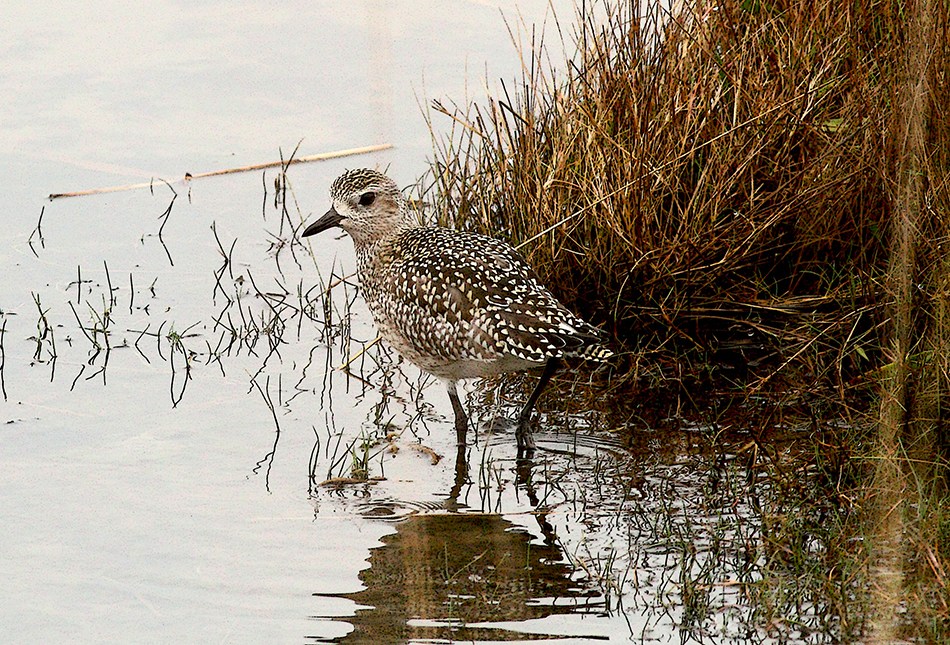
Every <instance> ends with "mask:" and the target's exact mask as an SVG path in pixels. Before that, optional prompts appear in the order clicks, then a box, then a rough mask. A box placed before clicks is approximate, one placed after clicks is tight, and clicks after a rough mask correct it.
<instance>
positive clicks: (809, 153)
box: [429, 0, 902, 388]
mask: <svg viewBox="0 0 950 645" xmlns="http://www.w3.org/2000/svg"><path fill="white" fill-rule="evenodd" d="M638 4H639V3H630V4H627V5H626V6H625V7H623V8H613V9H604V8H603V7H600V6H596V7H586V10H585V11H584V13H583V14H582V15H580V16H579V24H578V26H577V28H576V32H575V34H574V37H573V41H574V42H575V43H576V46H577V53H576V54H575V55H574V56H573V57H572V58H571V60H570V63H569V65H568V66H567V69H566V70H565V71H560V72H559V71H552V68H551V67H550V66H546V65H545V64H544V63H543V61H544V59H545V56H546V53H545V49H544V47H542V46H540V45H539V44H536V46H535V47H534V49H533V51H532V52H530V53H525V54H523V56H524V58H525V60H526V67H525V76H524V78H523V82H522V83H521V85H520V86H519V87H518V88H517V89H516V90H515V91H513V92H511V91H508V90H507V88H506V89H505V90H504V92H503V96H498V97H494V98H492V99H491V100H490V101H489V102H488V104H487V105H485V106H478V105H473V106H470V107H468V108H466V109H465V110H462V109H454V110H449V109H447V108H445V107H444V106H442V105H440V104H436V105H435V109H436V111H441V112H444V113H446V114H449V115H450V116H451V117H452V118H453V119H454V124H455V128H454V130H453V133H452V134H451V135H450V136H449V137H448V139H445V140H442V141H440V142H438V143H437V146H436V159H435V161H434V163H433V166H432V170H431V178H430V179H431V181H430V182H429V183H430V184H431V188H432V189H433V190H431V191H430V192H431V196H430V199H432V198H434V199H435V200H436V201H437V202H438V203H437V206H438V212H440V213H446V214H448V217H449V218H451V220H452V221H451V222H450V223H451V224H452V225H455V226H458V227H462V228H469V229H475V230H479V231H482V232H487V233H490V234H494V235H502V236H506V235H507V236H508V237H509V238H510V239H511V240H512V241H513V242H515V243H516V244H517V243H522V244H524V246H523V247H522V250H523V252H524V253H525V255H526V256H528V259H529V261H530V262H531V263H532V264H533V265H534V266H536V267H539V269H540V272H541V273H542V277H543V279H544V280H545V281H546V282H547V283H548V284H550V285H552V287H553V288H554V289H555V290H556V291H557V293H558V295H559V296H560V297H561V298H562V299H563V300H564V301H565V302H566V303H567V304H569V305H570V306H572V307H574V308H575V309H576V310H578V311H579V312H580V313H582V314H583V315H585V316H587V317H589V318H590V319H591V320H593V321H594V322H596V323H598V324H601V325H605V326H606V327H607V328H609V329H610V330H611V331H613V332H614V333H615V334H616V336H617V338H618V339H619V340H620V341H621V342H623V343H625V344H626V345H627V347H628V348H630V349H636V350H640V351H641V352H642V351H649V352H656V351H657V350H661V351H660V352H659V354H656V353H654V354H653V356H661V355H664V352H663V351H662V350H666V349H669V350H673V349H675V350H676V351H675V355H676V356H680V357H681V356H682V353H681V350H683V349H700V350H706V351H704V352H701V353H702V355H703V356H705V357H706V358H707V359H708V358H709V357H711V356H714V355H721V353H722V352H721V350H722V349H723V348H731V349H739V350H742V351H743V352H745V353H746V358H749V357H750V356H751V354H748V352H749V351H750V350H751V351H752V352H753V354H756V356H755V358H754V360H752V361H751V362H752V363H753V365H755V364H757V362H758V360H759V359H761V358H762V355H763V354H768V353H770V352H775V351H778V354H775V353H773V354H772V357H773V360H772V361H769V364H770V365H771V367H772V370H771V371H768V373H773V372H774V370H775V368H776V367H780V366H782V365H786V364H789V363H792V362H794V363H795V364H799V365H801V364H805V365H806V366H807V368H808V370H809V371H811V372H812V373H814V372H815V370H819V371H820V372H821V373H824V374H827V375H830V376H834V377H835V382H836V383H837V384H838V385H839V387H842V388H843V387H844V386H845V384H846V383H847V381H848V378H849V377H850V376H853V375H854V374H856V373H860V371H862V370H863V369H865V368H866V367H867V363H866V360H865V359H866V358H867V356H866V354H867V352H868V351H870V347H872V346H876V345H877V344H878V342H879V337H878V335H877V334H876V333H875V324H876V323H877V322H878V320H877V318H875V316H874V315H872V314H873V304H874V302H875V300H874V298H875V296H876V295H877V294H878V292H879V291H880V289H881V284H882V282H881V276H882V275H883V273H884V268H883V267H884V266H885V265H886V257H887V256H886V252H887V237H886V233H887V231H888V226H889V218H890V212H891V201H890V199H889V196H888V186H887V167H886V164H887V159H888V157H889V155H888V141H889V136H888V129H889V120H888V119H889V112H888V110H889V108H890V105H891V104H892V103H893V101H894V94H893V88H892V83H890V81H889V80H888V79H889V75H890V74H892V73H893V67H892V64H893V60H892V58H893V57H894V56H895V54H894V53H892V52H893V50H894V46H895V45H896V44H899V41H900V39H901V38H902V35H901V33H900V32H899V30H897V29H894V28H892V27H891V26H890V23H889V18H888V11H895V10H896V7H897V5H896V4H895V3H890V4H887V3H881V4H877V5H874V6H866V3H858V2H853V3H844V4H842V3H837V2H829V1H827V0H816V1H813V2H786V3H783V2H779V3H771V4H769V5H766V4H765V3H738V2H704V1H702V0H701V1H699V2H697V3H695V4H692V3H691V4H679V5H677V7H676V8H675V9H674V10H673V12H672V13H665V12H664V11H662V10H661V9H660V8H659V6H658V4H657V3H651V4H650V7H649V8H648V9H647V10H646V11H645V12H644V13H642V14H637V13H635V11H636V9H635V8H633V9H632V8H631V5H633V6H634V7H636V6H637V5H638ZM869 341H873V343H870V344H869ZM829 358H830V359H831V360H827V359H829ZM775 359H777V360H775ZM764 373H765V372H761V371H760V372H759V374H760V375H762V374H764Z"/></svg>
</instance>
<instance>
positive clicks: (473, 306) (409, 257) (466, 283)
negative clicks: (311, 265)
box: [303, 169, 612, 445]
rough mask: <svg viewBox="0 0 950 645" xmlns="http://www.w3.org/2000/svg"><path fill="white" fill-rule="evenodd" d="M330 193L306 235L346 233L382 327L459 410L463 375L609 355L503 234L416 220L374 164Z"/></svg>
mask: <svg viewBox="0 0 950 645" xmlns="http://www.w3.org/2000/svg"><path fill="white" fill-rule="evenodd" d="M330 198H331V200H332V203H333V208H331V209H330V211H329V212H328V213H327V214H326V215H325V216H324V217H323V218H321V219H320V220H318V221H317V222H315V223H314V224H311V225H310V226H309V227H308V228H307V229H306V230H305V231H304V233H303V235H304V236H307V235H312V234H314V233H318V232H320V231H322V230H325V229H326V228H330V227H332V226H339V227H341V228H343V229H344V230H345V231H346V232H347V233H349V234H350V236H351V237H352V239H353V244H354V247H355V249H356V259H357V275H358V277H359V281H360V285H361V290H362V295H363V297H364V298H365V300H366V303H367V305H368V307H369V310H370V312H371V313H372V315H373V318H374V319H375V321H376V324H377V326H378V327H379V331H380V334H381V335H382V337H383V338H385V339H386V340H387V341H388V342H389V343H390V344H391V345H392V346H393V347H394V348H395V349H396V350H397V351H398V352H399V353H400V354H402V355H403V356H404V357H405V358H406V359H407V360H409V361H410V362H412V363H414V364H416V365H417V366H419V367H420V368H421V369H423V370H425V371H426V372H429V373H430V374H433V375H435V376H437V377H440V378H441V379H443V380H444V381H445V382H446V385H447V386H448V388H449V394H450V396H452V397H454V398H453V407H455V409H456V414H457V415H458V414H459V413H460V409H459V407H460V406H459V405H456V404H457V394H456V393H455V382H456V381H457V380H459V379H465V378H474V377H479V376H488V375H493V374H500V373H504V372H509V371H514V370H520V369H526V368H529V367H532V366H535V365H541V364H544V363H546V362H548V361H550V360H551V359H559V358H563V357H571V356H577V357H582V358H591V359H594V360H604V359H606V358H608V357H609V356H611V355H612V352H611V351H610V350H609V349H608V348H607V347H606V346H605V345H604V341H605V334H604V333H603V332H602V331H601V330H600V329H598V328H596V327H594V326H593V325H590V324H588V323H587V322H585V321H583V320H582V319H580V318H579V317H577V316H576V315H574V314H573V313H571V312H570V311H569V310H568V309H567V308H565V307H564V306H563V305H562V304H561V303H559V302H558V301H557V299H556V298H555V297H554V296H553V295H552V294H551V292H550V291H548V290H547V289H546V288H545V287H544V285H542V284H541V282H540V280H539V279H538V277H537V275H536V274H535V272H534V271H533V270H532V269H531V267H530V266H528V264H527V262H525V260H524V258H522V257H521V254H519V253H518V251H516V250H515V249H514V248H512V247H511V246H510V245H509V244H507V243H506V242H503V241H501V240H497V239H495V238H491V237H487V236H484V235H477V234H474V233H467V232H463V231H456V230H453V229H448V228H441V227H432V226H422V225H420V224H419V223H418V222H417V219H416V216H415V214H414V213H413V211H412V210H411V209H410V207H409V205H408V203H407V201H406V199H405V197H404V196H403V194H402V192H400V190H399V188H398V187H397V186H396V184H395V183H394V182H393V181H392V180H391V179H389V178H388V177H386V176H385V175H383V174H381V173H379V172H376V171H374V170H367V169H361V170H351V171H349V172H346V173H345V174H343V175H342V176H340V177H339V178H338V179H337V180H336V181H334V182H333V185H332V187H331V188H330ZM554 365H556V361H554V362H552V368H551V370H550V371H551V372H553V366H554ZM548 376H549V375H548ZM544 380H545V381H546V380H547V379H546V378H545V379H544ZM541 385H542V386H543V383H542V384H541ZM532 398H536V397H534V396H533V397H532ZM532 403H533V401H532ZM527 412H529V410H526V411H525V413H526V414H527ZM526 414H525V416H526ZM457 427H459V429H460V433H461V428H460V426H459V420H458V419H457ZM519 445H520V435H519Z"/></svg>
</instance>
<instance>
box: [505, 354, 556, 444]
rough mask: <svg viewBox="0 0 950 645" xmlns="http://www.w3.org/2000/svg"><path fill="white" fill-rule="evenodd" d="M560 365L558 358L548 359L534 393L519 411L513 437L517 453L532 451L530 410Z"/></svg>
mask: <svg viewBox="0 0 950 645" xmlns="http://www.w3.org/2000/svg"><path fill="white" fill-rule="evenodd" d="M560 364H561V359H560V358H557V357H553V358H549V359H548V362H547V364H546V365H545V366H544V371H543V372H541V379H540V380H539V381H538V384H537V385H536V386H535V388H534V392H532V393H531V396H529V397H528V401H527V402H526V403H525V404H524V407H523V408H522V409H521V414H519V415H518V430H517V431H516V433H515V436H516V437H517V439H518V452H519V453H520V452H522V451H524V450H529V451H530V450H534V438H533V437H532V436H531V431H530V430H529V429H528V422H529V421H530V419H531V410H533V409H534V404H535V403H537V402H538V399H539V398H540V397H541V392H542V391H543V390H544V386H546V385H547V384H548V381H550V380H551V377H552V376H554V372H555V371H557V368H558V365H560Z"/></svg>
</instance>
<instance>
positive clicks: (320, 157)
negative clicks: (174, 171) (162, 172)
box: [49, 143, 393, 201]
mask: <svg viewBox="0 0 950 645" xmlns="http://www.w3.org/2000/svg"><path fill="white" fill-rule="evenodd" d="M392 147H393V145H392V144H391V143H383V144H379V145H375V146H365V147H363V148H350V149H348V150H337V151H335V152H323V153H320V154H316V155H310V156H309V157H301V158H300V159H291V160H289V161H269V162H267V163H260V164H254V165H252V166H242V167H240V168H228V169H227V170H215V171H213V172H203V173H199V174H197V175H192V174H191V173H190V172H186V173H185V176H184V177H182V178H181V179H179V180H178V182H175V183H187V182H190V181H192V180H194V179H204V178H205V177H217V176H218V175H229V174H232V173H236V172H250V171H252V170H261V169H263V168H275V167H278V166H281V167H284V168H286V167H287V166H289V165H290V164H295V163H309V162H311V161H324V160H326V159H338V158H339V157H350V156H353V155H363V154H367V153H370V152H379V151H380V150H388V149H390V148H392ZM153 183H154V182H151V181H150V182H147V183H144V184H130V185H128V186H113V187H111V188H96V189H93V190H80V191H76V192H72V193H52V194H50V196H49V199H50V201H52V200H54V199H60V198H62V197H82V196H83V195H98V194H101V193H115V192H119V191H122V190H136V189H138V188H152V186H153ZM165 183H168V182H165Z"/></svg>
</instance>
